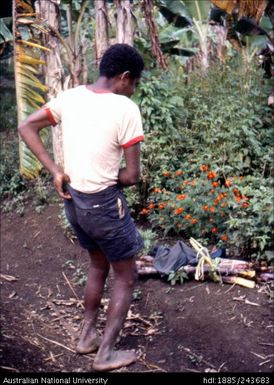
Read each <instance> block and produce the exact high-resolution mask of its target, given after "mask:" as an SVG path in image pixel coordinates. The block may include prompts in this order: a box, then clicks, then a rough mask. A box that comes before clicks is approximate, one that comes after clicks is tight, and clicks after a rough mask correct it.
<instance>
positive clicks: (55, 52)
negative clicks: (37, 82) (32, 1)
mask: <svg viewBox="0 0 274 385" xmlns="http://www.w3.org/2000/svg"><path fill="white" fill-rule="evenodd" d="M59 4H60V0H48V1H43V0H38V1H36V9H37V13H38V15H39V16H40V18H41V19H43V20H45V21H46V22H47V24H48V25H49V26H50V27H51V28H52V29H53V30H55V31H59ZM59 44H60V41H59V39H58V37H57V36H55V35H54V34H53V33H52V32H50V33H48V34H44V45H45V46H46V47H48V48H50V52H48V53H47V54H46V63H47V70H46V71H45V81H46V85H47V86H48V99H49V100H51V99H52V98H55V97H56V95H57V94H58V93H59V92H60V91H62V90H63V80H64V73H63V66H62V62H61V53H60V48H59ZM51 131H52V143H53V154H54V160H55V163H56V164H58V165H59V166H60V167H61V168H63V166H64V154H63V135H62V126H61V125H59V124H58V125H56V126H55V127H52V130H51Z"/></svg>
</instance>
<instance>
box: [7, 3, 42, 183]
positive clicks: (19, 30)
mask: <svg viewBox="0 0 274 385" xmlns="http://www.w3.org/2000/svg"><path fill="white" fill-rule="evenodd" d="M37 31H38V32H39V31H40V32H46V29H45V27H44V26H43V25H42V24H40V23H39V22H38V21H37V20H36V17H35V12H34V9H33V7H32V4H31V1H29V0H13V43H14V73H15V85H16V102H17V120H18V124H20V123H21V122H22V121H23V120H25V119H26V117H27V116H28V115H29V114H31V113H32V112H34V111H35V110H37V109H39V108H40V107H41V106H42V105H43V104H44V103H45V99H44V93H45V92H46V91H47V87H46V86H45V85H44V84H42V82H41V80H40V76H41V66H43V65H44V64H45V62H44V61H43V60H42V59H41V52H42V51H48V48H46V47H44V46H42V45H41V44H40V42H39V34H37ZM46 135H47V131H46V130H43V132H42V134H41V137H42V140H45V137H46ZM19 160H20V173H21V175H23V176H24V177H26V178H27V179H35V178H36V177H37V176H38V175H39V173H40V171H41V169H42V165H41V163H40V162H39V161H38V159H37V158H36V157H35V156H34V154H33V153H32V152H31V151H30V150H29V149H28V147H27V146H26V145H25V143H24V142H23V141H22V140H21V139H20V138H19Z"/></svg>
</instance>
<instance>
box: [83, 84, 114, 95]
mask: <svg viewBox="0 0 274 385" xmlns="http://www.w3.org/2000/svg"><path fill="white" fill-rule="evenodd" d="M86 89H87V90H88V91H91V92H94V93H95V94H112V92H111V91H108V90H98V89H97V90H92V89H90V88H88V86H87V85H86Z"/></svg>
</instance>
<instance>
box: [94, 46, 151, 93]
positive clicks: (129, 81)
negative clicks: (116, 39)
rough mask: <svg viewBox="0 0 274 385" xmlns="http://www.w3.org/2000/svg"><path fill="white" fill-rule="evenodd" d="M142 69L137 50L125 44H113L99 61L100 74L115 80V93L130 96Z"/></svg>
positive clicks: (142, 64) (142, 63) (140, 58)
mask: <svg viewBox="0 0 274 385" xmlns="http://www.w3.org/2000/svg"><path fill="white" fill-rule="evenodd" d="M143 69H144V61H143V59H142V57H141V55H140V54H139V52H138V51H137V50H136V49H135V48H133V47H131V46H130V45H127V44H114V45H112V46H111V47H109V48H108V49H107V50H106V52H105V53H104V55H103V57H102V60H101V62H100V66H99V71H100V76H104V77H106V78H107V79H113V80H115V83H116V86H115V93H117V94H121V95H126V96H129V97H130V96H132V94H133V93H134V91H135V87H136V85H137V84H138V82H139V79H140V77H141V73H142V71H143Z"/></svg>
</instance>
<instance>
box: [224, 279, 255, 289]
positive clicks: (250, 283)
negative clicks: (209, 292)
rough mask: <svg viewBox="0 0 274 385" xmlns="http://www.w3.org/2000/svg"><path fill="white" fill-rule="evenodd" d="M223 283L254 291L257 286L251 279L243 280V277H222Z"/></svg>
mask: <svg viewBox="0 0 274 385" xmlns="http://www.w3.org/2000/svg"><path fill="white" fill-rule="evenodd" d="M222 280H223V282H225V283H230V284H232V285H233V284H237V285H240V286H243V287H248V288H250V289H253V288H254V287H255V285H256V283H255V282H254V281H250V280H249V279H245V278H241V277H222Z"/></svg>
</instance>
